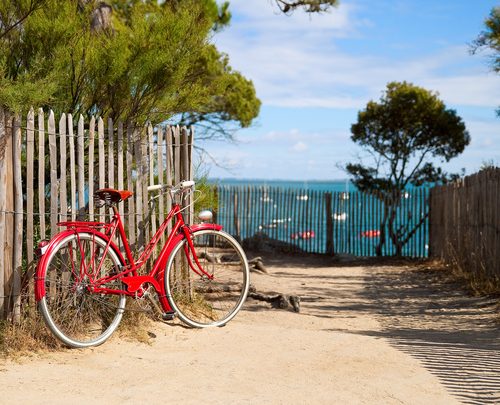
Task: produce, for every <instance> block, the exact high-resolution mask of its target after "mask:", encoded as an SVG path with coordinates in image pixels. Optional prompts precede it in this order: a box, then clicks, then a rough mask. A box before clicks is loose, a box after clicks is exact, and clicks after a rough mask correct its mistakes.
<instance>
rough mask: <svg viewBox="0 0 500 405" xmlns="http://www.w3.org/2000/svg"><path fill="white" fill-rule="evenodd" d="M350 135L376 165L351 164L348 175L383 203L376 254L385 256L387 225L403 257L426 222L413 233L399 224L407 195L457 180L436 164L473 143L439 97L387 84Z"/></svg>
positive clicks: (456, 117)
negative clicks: (422, 187) (409, 189)
mask: <svg viewBox="0 0 500 405" xmlns="http://www.w3.org/2000/svg"><path fill="white" fill-rule="evenodd" d="M351 132H352V136H351V139H352V140H353V141H354V142H356V143H357V144H359V145H360V146H361V147H362V148H363V149H364V150H365V151H366V152H368V153H369V154H370V155H371V156H372V158H373V163H372V164H371V165H367V164H365V163H364V162H361V161H359V162H358V163H349V164H347V166H346V170H347V172H348V173H349V175H350V176H352V179H353V182H354V184H355V185H356V186H357V187H358V189H360V190H361V191H370V192H375V193H377V195H379V196H380V198H381V199H383V200H384V202H385V204H384V205H385V212H384V215H383V217H382V220H381V224H380V239H379V243H378V246H377V247H376V254H377V255H378V256H380V255H381V254H382V247H383V246H384V244H385V242H386V234H385V232H386V226H387V229H388V232H389V237H390V238H391V241H392V243H393V244H394V246H395V249H396V250H395V252H394V253H395V255H397V256H400V255H401V254H402V249H403V246H404V245H405V244H406V243H407V242H408V241H409V240H410V238H411V237H412V236H413V235H414V233H415V232H416V230H417V229H418V227H420V226H421V225H422V224H423V222H424V220H425V218H421V220H420V222H419V223H418V224H417V225H416V226H415V227H414V228H413V229H407V228H406V227H402V226H399V225H397V224H396V221H395V219H396V213H397V209H398V207H399V206H400V204H401V198H403V192H404V190H405V189H406V188H407V187H409V186H411V185H413V186H419V185H422V184H425V183H435V182H446V181H448V180H449V179H451V178H454V177H456V175H449V174H446V173H444V172H443V171H442V169H441V168H440V167H438V166H436V164H438V163H439V162H447V161H449V160H450V159H452V158H453V157H455V156H457V155H458V154H460V153H462V152H463V150H464V148H465V147H466V146H467V145H468V144H469V142H470V136H469V133H468V132H467V130H466V128H465V125H464V123H463V122H462V119H461V118H460V117H459V116H458V115H457V114H456V112H455V111H454V110H450V109H447V108H446V106H445V105H444V103H443V102H442V101H441V100H440V99H439V98H438V95H437V94H435V93H432V92H430V91H428V90H426V89H423V88H421V87H417V86H414V85H413V84H411V83H406V82H402V83H400V82H392V83H389V84H388V85H387V89H386V92H385V94H384V95H382V97H381V98H380V101H379V102H375V101H370V102H369V103H368V104H367V106H366V109H365V110H362V111H360V112H359V113H358V121H357V122H356V123H355V124H353V125H352V127H351Z"/></svg>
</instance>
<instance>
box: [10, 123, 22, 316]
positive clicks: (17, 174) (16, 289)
mask: <svg viewBox="0 0 500 405" xmlns="http://www.w3.org/2000/svg"><path fill="white" fill-rule="evenodd" d="M13 136H14V140H13V148H12V162H13V175H14V176H13V183H14V184H13V185H14V189H13V192H14V243H13V249H14V252H13V288H12V295H13V297H12V298H13V310H12V312H13V320H14V322H16V323H17V322H19V320H20V317H21V274H22V265H23V217H24V213H23V211H24V209H23V179H22V173H21V160H22V159H21V118H20V117H19V116H16V117H15V119H14V128H13Z"/></svg>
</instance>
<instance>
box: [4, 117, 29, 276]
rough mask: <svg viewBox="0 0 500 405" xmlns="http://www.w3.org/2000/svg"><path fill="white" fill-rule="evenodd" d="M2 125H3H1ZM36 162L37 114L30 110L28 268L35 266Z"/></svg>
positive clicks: (27, 219)
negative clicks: (34, 182) (34, 187)
mask: <svg viewBox="0 0 500 405" xmlns="http://www.w3.org/2000/svg"><path fill="white" fill-rule="evenodd" d="M0 125H1V124H0ZM34 160H35V112H34V110H33V108H31V109H30V111H29V113H28V117H27V120H26V253H27V259H28V266H33V258H34V257H33V256H34V254H33V252H34V249H35V242H34V232H33V228H34V215H33V213H34V189H33V179H34V174H35V173H34Z"/></svg>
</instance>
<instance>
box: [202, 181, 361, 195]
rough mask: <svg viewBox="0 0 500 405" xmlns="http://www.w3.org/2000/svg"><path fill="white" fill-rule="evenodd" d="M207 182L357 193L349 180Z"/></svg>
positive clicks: (220, 184)
mask: <svg viewBox="0 0 500 405" xmlns="http://www.w3.org/2000/svg"><path fill="white" fill-rule="evenodd" d="M208 182H209V183H211V184H216V185H219V186H233V187H273V188H274V187H276V188H282V189H294V190H306V191H309V190H310V191H331V192H335V191H346V192H352V191H357V188H356V186H355V185H354V184H353V183H352V182H351V181H350V180H349V179H338V180H286V179H272V180H269V179H238V178H209V179H208Z"/></svg>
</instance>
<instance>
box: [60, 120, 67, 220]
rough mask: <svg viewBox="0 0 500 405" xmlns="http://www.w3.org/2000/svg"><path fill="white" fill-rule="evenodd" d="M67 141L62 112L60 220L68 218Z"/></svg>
mask: <svg viewBox="0 0 500 405" xmlns="http://www.w3.org/2000/svg"><path fill="white" fill-rule="evenodd" d="M66 148H67V142H66V114H64V113H63V114H61V118H60V120H59V156H60V158H59V161H60V163H59V167H60V170H59V173H60V176H59V201H60V208H59V211H60V214H61V215H60V217H59V218H60V219H59V220H60V221H66V220H67V219H68V218H67V216H68V188H67V176H66V172H67V170H66V156H67V150H66Z"/></svg>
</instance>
